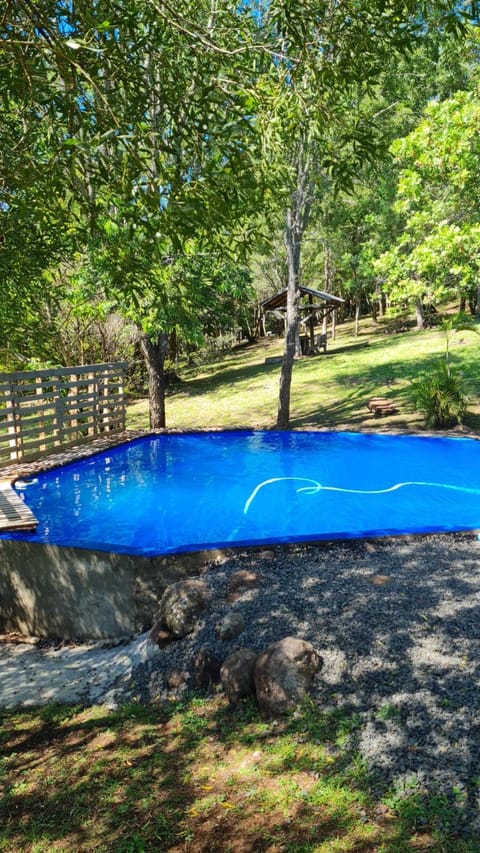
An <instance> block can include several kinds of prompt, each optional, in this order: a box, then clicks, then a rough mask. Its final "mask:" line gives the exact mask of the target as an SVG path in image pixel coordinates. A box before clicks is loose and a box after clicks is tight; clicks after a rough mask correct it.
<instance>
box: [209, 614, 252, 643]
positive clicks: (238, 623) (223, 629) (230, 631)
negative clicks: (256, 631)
mask: <svg viewBox="0 0 480 853" xmlns="http://www.w3.org/2000/svg"><path fill="white" fill-rule="evenodd" d="M244 628H245V620H244V618H243V616H242V614H241V613H227V615H226V616H225V617H224V618H223V619H222V621H221V622H219V623H218V625H216V626H215V631H216V633H217V635H218V637H219V638H220V639H221V640H233V638H234V637H238V635H239V634H241V633H242V631H243V630H244Z"/></svg>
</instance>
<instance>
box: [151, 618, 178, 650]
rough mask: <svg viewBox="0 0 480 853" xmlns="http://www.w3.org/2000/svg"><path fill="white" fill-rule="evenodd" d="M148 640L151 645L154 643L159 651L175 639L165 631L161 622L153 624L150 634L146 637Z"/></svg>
mask: <svg viewBox="0 0 480 853" xmlns="http://www.w3.org/2000/svg"><path fill="white" fill-rule="evenodd" d="M148 639H149V640H151V642H152V643H155V645H157V646H158V647H159V648H160V649H164V648H165V646H168V645H170V643H173V641H174V640H175V639H176V637H174V636H173V634H171V633H170V631H166V630H165V628H164V627H163V622H155V624H154V625H153V627H152V628H151V629H150V633H149V635H148Z"/></svg>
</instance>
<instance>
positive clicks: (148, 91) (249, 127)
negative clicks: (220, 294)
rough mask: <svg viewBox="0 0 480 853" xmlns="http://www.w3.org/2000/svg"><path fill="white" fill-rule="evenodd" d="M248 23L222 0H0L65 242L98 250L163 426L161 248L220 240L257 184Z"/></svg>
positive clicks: (176, 251) (3, 30) (3, 29)
mask: <svg viewBox="0 0 480 853" xmlns="http://www.w3.org/2000/svg"><path fill="white" fill-rule="evenodd" d="M251 25H252V16H251V14H250V13H249V12H242V9H241V8H240V7H239V9H238V10H232V9H231V7H230V5H229V4H228V3H227V2H218V3H210V2H200V3H195V4H192V3H188V2H179V3H178V4H176V7H175V9H174V10H171V9H170V8H169V5H168V4H163V3H162V4H157V3H155V2H149V0H133V2H129V3H119V4H111V3H108V2H106V3H98V4H95V5H94V6H92V4H91V3H90V2H84V0H78V2H76V3H75V4H70V3H58V2H46V3H44V4H43V5H42V6H41V7H37V6H34V5H33V4H30V3H29V2H27V0H25V2H19V3H15V4H13V3H9V4H7V9H6V12H5V15H4V16H3V18H2V22H1V24H0V35H1V36H2V47H3V49H4V53H5V56H6V63H5V69H6V71H5V74H7V75H9V77H10V80H13V77H14V69H17V81H18V80H19V81H20V82H17V85H16V90H15V93H16V97H17V98H18V99H19V101H20V103H21V104H22V106H23V110H24V114H25V115H26V116H27V119H28V121H27V122H26V129H28V131H30V129H33V131H34V132H37V129H38V126H39V125H40V124H42V127H43V128H46V133H47V135H48V139H49V142H48V146H49V152H50V158H51V159H52V160H53V161H54V164H55V175H57V176H60V178H61V181H59V182H58V183H63V186H64V187H65V199H66V200H68V201H69V202H70V203H73V204H74V205H75V214H76V216H77V217H78V220H79V227H78V228H77V229H76V232H75V236H76V239H77V244H76V245H77V248H78V250H79V252H81V253H82V254H84V253H85V252H86V254H87V255H88V254H90V255H91V254H92V252H97V253H99V254H100V255H101V257H102V263H103V285H104V289H105V291H106V294H107V297H108V298H111V299H113V300H114V301H118V303H119V304H120V305H121V307H122V310H123V311H124V312H125V313H127V314H128V315H133V314H135V315H136V317H137V322H138V326H139V328H141V329H142V335H143V337H142V344H141V345H142V349H143V352H144V355H145V358H146V361H147V368H148V371H149V375H150V377H151V382H150V389H151V412H152V425H153V426H155V427H160V426H164V424H165V416H164V401H163V397H164V377H163V364H164V358H165V353H166V340H167V338H168V332H167V331H166V330H165V329H162V328H161V327H160V326H158V325H157V324H158V323H159V322H160V320H161V318H162V317H163V318H164V320H165V322H167V321H169V317H168V315H169V313H171V312H172V310H173V313H175V310H177V309H172V307H171V304H172V299H171V293H169V292H167V290H168V287H167V280H168V279H169V277H168V275H167V276H165V275H164V272H165V259H168V258H170V257H172V256H173V257H178V256H181V255H182V254H185V255H188V252H189V248H188V247H189V245H190V243H191V241H192V239H194V240H195V242H196V244H197V246H199V247H200V251H202V247H203V245H204V244H211V243H212V241H213V240H214V239H215V236H216V235H218V234H219V233H221V232H224V233H226V234H228V239H229V242H230V243H232V241H233V238H234V235H233V229H234V227H235V225H236V223H237V222H238V221H239V220H241V219H242V218H243V217H244V216H245V215H246V213H250V210H251V209H252V207H254V206H255V205H256V204H257V197H260V192H261V189H262V182H263V175H264V172H265V171H266V169H264V167H263V164H262V161H261V160H260V159H259V158H258V156H257V155H258V149H257V145H256V139H257V135H256V134H255V131H254V127H253V119H252V114H253V106H254V101H253V100H252V97H253V96H252V86H253V84H252V83H251V80H250V79H249V78H250V77H251V79H252V80H253V63H254V57H253V54H250V53H248V51H247V48H248V39H249V27H250V28H251ZM245 56H248V57H250V56H251V57H252V58H251V61H249V66H248V68H247V69H246V68H245V62H244V57H245ZM27 137H28V133H25V138H27ZM23 147H24V148H25V149H27V147H28V145H27V143H25V146H23ZM19 152H20V154H21V153H22V146H20V147H19ZM19 162H20V158H18V159H17V161H16V163H15V164H14V166H16V167H18V163H19ZM265 165H266V164H265ZM37 173H38V170H37V171H35V172H34V174H35V175H36V174H37ZM5 181H6V182H7V184H8V187H9V190H10V192H11V193H13V194H16V193H18V192H19V191H20V190H21V189H22V187H23V184H24V174H23V171H22V170H21V169H19V168H11V169H9V170H6V171H5ZM57 201H58V199H56V198H54V197H53V194H51V195H50V202H51V205H52V206H53V207H54V206H55V203H56V202H57ZM226 245H227V243H226V240H225V242H224V246H226ZM210 282H211V283H212V279H210ZM212 286H213V283H212ZM165 288H167V289H165ZM203 292H205V291H203ZM167 303H169V304H170V308H169V309H168V310H166V308H165V306H166V305H167ZM142 311H144V312H145V315H144V316H141V312H142ZM178 313H180V314H181V313H182V309H181V308H178Z"/></svg>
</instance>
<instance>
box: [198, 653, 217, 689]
mask: <svg viewBox="0 0 480 853" xmlns="http://www.w3.org/2000/svg"><path fill="white" fill-rule="evenodd" d="M192 669H193V683H194V685H195V687H198V688H200V689H205V688H208V687H211V685H212V684H218V682H219V681H220V661H219V660H218V658H217V657H216V656H215V655H214V654H213V653H212V652H211V651H210V650H209V649H205V648H202V649H199V650H198V652H197V653H196V655H195V656H194V658H193V661H192Z"/></svg>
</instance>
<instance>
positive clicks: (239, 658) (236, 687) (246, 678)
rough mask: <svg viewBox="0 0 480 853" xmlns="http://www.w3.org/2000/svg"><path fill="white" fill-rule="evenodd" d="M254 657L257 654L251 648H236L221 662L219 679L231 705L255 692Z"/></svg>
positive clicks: (255, 657)
mask: <svg viewBox="0 0 480 853" xmlns="http://www.w3.org/2000/svg"><path fill="white" fill-rule="evenodd" d="M256 659H257V655H256V654H255V652H254V651H252V649H238V650H237V651H236V652H232V654H231V655H229V656H228V658H226V659H225V660H224V662H223V663H222V666H221V667H220V680H221V682H222V685H223V689H224V690H225V693H226V694H227V698H228V701H229V702H231V703H232V705H236V704H237V702H239V701H240V699H244V698H246V697H247V696H253V694H254V693H255V683H254V680H253V670H254V667H255V661H256Z"/></svg>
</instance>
